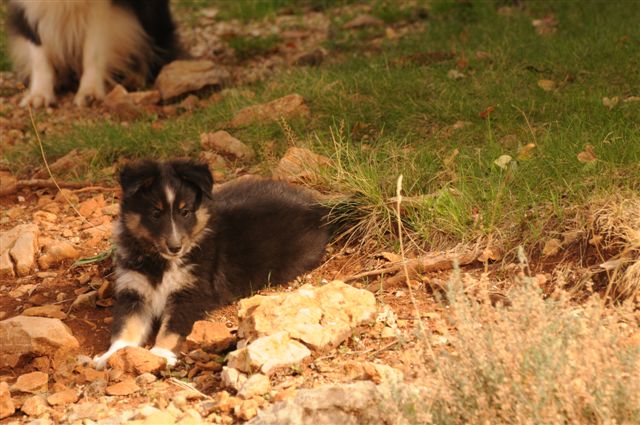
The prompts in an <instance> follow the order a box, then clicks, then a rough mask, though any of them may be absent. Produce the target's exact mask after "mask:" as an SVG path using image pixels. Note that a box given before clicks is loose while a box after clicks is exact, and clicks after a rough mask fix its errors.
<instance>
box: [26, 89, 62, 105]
mask: <svg viewBox="0 0 640 425" xmlns="http://www.w3.org/2000/svg"><path fill="white" fill-rule="evenodd" d="M54 103H56V97H55V95H54V94H53V91H51V92H50V93H45V92H37V91H36V92H30V93H29V94H27V95H26V96H25V97H23V98H22V100H21V101H20V106H21V107H23V108H26V107H27V106H31V107H32V108H46V107H49V106H51V105H53V104H54Z"/></svg>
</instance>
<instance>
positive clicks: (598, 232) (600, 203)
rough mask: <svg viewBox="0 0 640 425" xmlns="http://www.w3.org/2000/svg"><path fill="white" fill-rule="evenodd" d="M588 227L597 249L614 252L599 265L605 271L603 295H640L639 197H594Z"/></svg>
mask: <svg viewBox="0 0 640 425" xmlns="http://www.w3.org/2000/svg"><path fill="white" fill-rule="evenodd" d="M590 228H591V229H590V230H591V232H590V233H591V235H592V240H599V248H600V250H601V251H602V252H607V253H610V252H614V253H615V255H614V256H613V257H612V258H605V260H606V261H605V262H603V263H602V264H601V265H600V268H601V269H604V270H605V271H606V272H607V273H608V278H609V279H608V280H609V283H608V286H607V292H606V295H607V297H609V296H610V297H612V298H613V299H616V300H624V299H629V298H631V299H634V298H638V299H640V197H639V196H637V195H632V194H631V195H621V194H616V195H613V196H608V197H606V198H602V199H598V200H596V201H595V202H593V203H592V207H591V210H590Z"/></svg>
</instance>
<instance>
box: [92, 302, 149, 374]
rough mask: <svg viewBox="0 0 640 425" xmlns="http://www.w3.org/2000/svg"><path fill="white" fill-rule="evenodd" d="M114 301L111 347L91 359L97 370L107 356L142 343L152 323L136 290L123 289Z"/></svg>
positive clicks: (105, 360)
mask: <svg viewBox="0 0 640 425" xmlns="http://www.w3.org/2000/svg"><path fill="white" fill-rule="evenodd" d="M116 303H117V304H116V308H115V309H114V322H113V330H112V335H111V347H109V350H107V352H106V353H104V354H103V355H101V356H96V357H94V359H93V363H94V366H95V368H96V369H98V370H101V369H104V367H105V366H106V364H107V361H108V360H109V357H111V355H112V354H113V353H115V352H116V351H118V350H119V349H121V348H124V347H131V346H135V347H138V346H140V345H142V344H143V343H144V342H145V340H146V339H147V336H148V335H149V332H150V331H151V327H152V324H153V318H152V316H151V314H150V312H149V311H148V309H147V308H145V303H144V299H143V297H142V296H141V295H140V294H138V293H137V292H135V291H124V292H123V293H120V294H118V299H117V301H116Z"/></svg>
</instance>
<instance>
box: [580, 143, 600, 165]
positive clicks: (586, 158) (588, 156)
mask: <svg viewBox="0 0 640 425" xmlns="http://www.w3.org/2000/svg"><path fill="white" fill-rule="evenodd" d="M597 159H598V158H597V157H596V154H595V152H594V151H593V146H591V145H589V144H587V145H585V147H584V151H582V152H580V153H578V161H580V162H582V163H585V164H591V163H592V162H595V161H596V160H597Z"/></svg>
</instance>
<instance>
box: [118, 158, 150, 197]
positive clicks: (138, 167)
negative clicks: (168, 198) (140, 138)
mask: <svg viewBox="0 0 640 425" xmlns="http://www.w3.org/2000/svg"><path fill="white" fill-rule="evenodd" d="M159 176H160V167H159V164H158V163H157V162H155V161H149V160H146V161H139V162H132V163H127V164H125V165H124V167H122V168H121V169H120V173H119V180H120V186H121V187H122V193H123V197H124V198H128V197H130V196H133V195H135V194H136V193H138V192H139V191H140V190H141V189H143V188H148V187H149V186H151V185H152V184H153V182H154V181H155V179H156V178H158V177H159Z"/></svg>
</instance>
